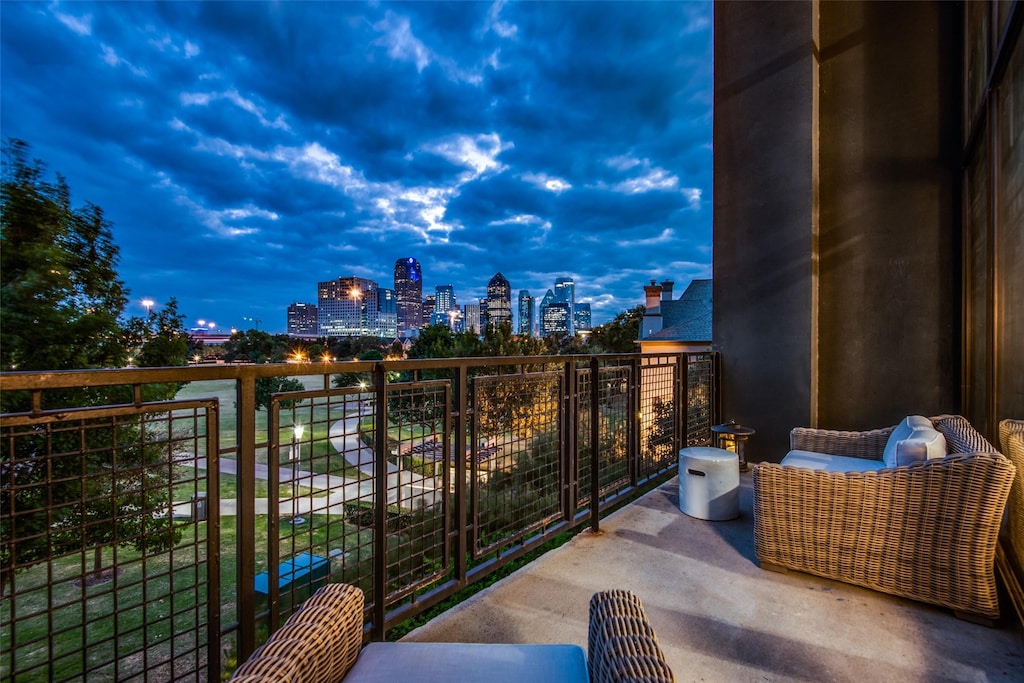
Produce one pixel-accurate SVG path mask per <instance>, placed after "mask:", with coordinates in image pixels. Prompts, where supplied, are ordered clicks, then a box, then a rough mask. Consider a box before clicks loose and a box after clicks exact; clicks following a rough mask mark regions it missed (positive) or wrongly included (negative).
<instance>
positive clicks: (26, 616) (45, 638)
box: [0, 401, 220, 681]
mask: <svg viewBox="0 0 1024 683" xmlns="http://www.w3.org/2000/svg"><path fill="white" fill-rule="evenodd" d="M0 436H2V443H0V506H2V510H0V574H2V576H0V578H2V591H3V600H2V601H0V679H3V680H14V681H21V680H24V681H37V680H51V681H70V680H75V681H78V680H118V681H143V680H148V681H172V680H173V681H188V680H209V679H213V678H215V677H216V676H217V675H219V666H220V662H219V650H220V623H219V618H218V614H219V604H220V593H219V565H218V555H217V547H218V545H219V543H218V540H219V539H218V526H219V525H218V521H217V520H218V512H219V505H220V498H219V491H218V467H219V463H218V457H217V404H216V402H215V401H188V402H178V403H162V404H152V405H145V404H143V405H140V406H129V407H104V408H85V409H78V410H65V411H51V412H48V413H42V412H41V413H37V414H34V415H17V416H13V415H11V416H9V415H5V416H0ZM207 520H209V521H207Z"/></svg>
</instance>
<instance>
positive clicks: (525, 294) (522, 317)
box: [519, 289, 533, 334]
mask: <svg viewBox="0 0 1024 683" xmlns="http://www.w3.org/2000/svg"><path fill="white" fill-rule="evenodd" d="M519 334H533V297H532V296H530V290H528V289H520V290H519Z"/></svg>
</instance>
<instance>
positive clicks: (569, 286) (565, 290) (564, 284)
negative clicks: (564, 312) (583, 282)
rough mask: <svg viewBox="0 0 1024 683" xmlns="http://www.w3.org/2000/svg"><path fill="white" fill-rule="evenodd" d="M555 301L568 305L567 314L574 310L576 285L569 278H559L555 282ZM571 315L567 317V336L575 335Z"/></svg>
mask: <svg viewBox="0 0 1024 683" xmlns="http://www.w3.org/2000/svg"><path fill="white" fill-rule="evenodd" d="M555 301H564V302H565V303H567V304H569V309H568V310H569V312H570V314H572V313H573V312H574V311H575V310H576V283H575V282H573V279H572V278H571V277H560V278H558V279H557V280H555ZM574 322H575V321H574V320H573V315H570V316H569V330H568V333H569V334H575V332H576V330H575V329H573V328H574Z"/></svg>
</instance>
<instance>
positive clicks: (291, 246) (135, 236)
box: [0, 2, 712, 332]
mask: <svg viewBox="0 0 1024 683" xmlns="http://www.w3.org/2000/svg"><path fill="white" fill-rule="evenodd" d="M0 50H2V51H0V108H2V110H3V134H4V136H5V137H10V138H18V139H23V140H25V141H26V142H28V143H29V144H30V145H31V150H30V154H31V156H33V157H36V158H39V159H40V160H41V161H43V162H44V163H45V164H46V165H47V169H48V173H47V179H49V180H53V179H54V178H55V177H56V174H57V173H60V174H61V175H62V176H63V177H64V178H65V179H66V181H67V183H68V185H69V187H70V190H71V201H72V204H73V205H74V206H82V205H84V204H85V203H87V202H91V203H93V204H96V205H97V206H99V207H101V208H102V209H103V210H104V212H105V214H106V217H107V218H108V219H109V220H110V221H112V223H113V235H114V239H115V242H116V244H117V245H118V246H119V248H120V250H121V261H120V264H119V266H118V271H119V273H120V276H121V278H122V279H123V280H124V281H125V283H126V284H127V286H128V287H129V288H130V290H131V300H130V302H129V305H128V307H127V309H126V313H128V314H129V315H131V314H135V315H142V314H145V313H146V312H147V310H148V309H147V307H146V306H145V305H144V304H143V303H142V302H143V301H144V300H153V301H155V302H156V305H155V308H159V306H160V305H162V304H163V303H164V302H165V301H166V300H167V299H168V298H170V297H175V298H176V299H177V300H178V302H179V310H180V311H181V312H182V313H183V314H184V315H185V317H186V325H188V326H190V327H191V326H194V325H195V324H196V322H197V321H198V320H199V319H203V320H206V321H215V322H216V326H217V328H218V329H229V328H231V327H238V328H246V327H252V326H254V323H255V321H259V323H258V326H259V327H260V328H261V329H265V330H267V331H270V332H283V331H284V330H285V329H286V311H287V307H288V306H289V304H291V303H293V302H308V301H311V300H312V299H313V298H314V295H315V286H316V285H315V283H316V282H319V281H325V280H329V279H332V278H337V277H339V276H341V275H344V276H354V277H361V278H366V279H371V280H375V281H377V282H380V283H382V284H383V283H388V286H390V283H391V282H392V272H393V264H394V263H395V259H397V258H401V257H403V256H408V255H414V256H415V257H416V258H417V259H418V260H419V263H420V264H421V265H422V269H423V273H424V278H425V280H426V283H427V285H426V286H425V288H426V289H427V291H432V287H433V286H434V285H435V284H448V283H450V284H452V285H453V286H454V288H455V289H454V292H453V294H454V296H455V297H456V299H457V300H458V301H459V302H460V304H463V303H471V302H474V301H478V300H479V299H480V298H483V297H485V296H486V286H487V282H488V280H489V278H490V277H492V276H493V275H494V274H495V273H497V272H501V273H503V274H504V276H505V277H506V278H507V279H508V280H509V282H510V283H511V284H512V286H513V287H514V288H515V290H516V291H518V290H519V289H528V290H530V291H533V292H535V293H536V294H542V293H543V292H544V291H545V290H546V289H548V288H549V287H551V284H550V283H552V282H553V281H554V280H555V278H557V277H563V276H564V277H569V278H572V279H573V280H575V282H576V283H578V285H582V286H579V291H578V292H576V297H575V298H576V302H577V303H581V304H583V303H585V304H590V307H591V315H592V321H593V325H595V326H596V325H600V324H601V323H603V322H607V321H608V320H610V319H611V318H612V317H614V316H615V315H616V314H617V313H619V312H621V311H623V310H626V309H628V308H632V307H633V306H635V305H637V304H638V303H641V302H642V300H641V297H640V296H639V295H638V288H639V286H640V284H641V283H643V282H645V281H647V280H649V279H652V278H661V277H670V278H673V279H676V280H678V281H687V280H689V279H693V278H701V277H710V275H711V203H710V200H711V92H712V87H711V82H712V64H711V6H710V4H708V3H643V2H641V3H615V2H612V3H585V2H583V3H536V4H527V3H524V4H516V3H511V4H505V3H504V2H495V3H490V4H486V3H465V4H458V5H453V4H449V3H413V4H398V3H394V4H391V3H389V4H377V3H369V4H356V3H302V2H293V3H281V4H269V3H245V4H233V3H190V2H181V3H161V4H146V5H143V4H135V3H85V2H83V3H78V2H76V3H61V2H55V3H48V4H39V3H19V2H7V3H5V4H4V11H3V13H2V14H0ZM385 253H386V254H389V255H391V258H390V259H389V258H384V257H383V256H382V254H385ZM582 283H585V284H582ZM424 294H426V292H424Z"/></svg>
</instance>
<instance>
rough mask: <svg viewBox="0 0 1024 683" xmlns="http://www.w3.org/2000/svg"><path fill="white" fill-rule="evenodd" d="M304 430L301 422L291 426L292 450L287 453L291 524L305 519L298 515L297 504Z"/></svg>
mask: <svg viewBox="0 0 1024 683" xmlns="http://www.w3.org/2000/svg"><path fill="white" fill-rule="evenodd" d="M304 431H306V426H305V425H302V424H295V425H294V426H293V427H292V450H291V452H290V453H289V454H288V459H289V460H290V461H291V465H292V524H293V525H294V524H302V523H303V522H305V521H306V520H304V519H302V518H301V517H299V514H298V506H299V484H298V473H299V472H298V470H299V456H300V455H301V448H302V446H301V444H300V443H299V442H300V441H301V440H302V433H303V432H304Z"/></svg>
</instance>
